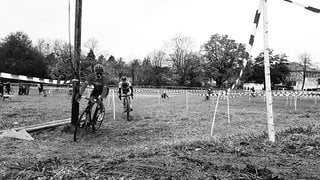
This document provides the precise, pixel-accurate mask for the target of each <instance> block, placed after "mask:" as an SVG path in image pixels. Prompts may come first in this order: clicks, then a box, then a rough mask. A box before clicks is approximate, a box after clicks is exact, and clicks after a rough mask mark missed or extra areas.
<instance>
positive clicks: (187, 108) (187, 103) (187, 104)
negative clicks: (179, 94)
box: [186, 90, 189, 112]
mask: <svg viewBox="0 0 320 180" xmlns="http://www.w3.org/2000/svg"><path fill="white" fill-rule="evenodd" d="M188 106H189V102H188V90H186V111H187V112H188V110H189V107H188Z"/></svg>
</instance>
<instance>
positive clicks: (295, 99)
mask: <svg viewBox="0 0 320 180" xmlns="http://www.w3.org/2000/svg"><path fill="white" fill-rule="evenodd" d="M297 101H298V96H297V94H295V96H294V110H295V111H296V110H297Z"/></svg>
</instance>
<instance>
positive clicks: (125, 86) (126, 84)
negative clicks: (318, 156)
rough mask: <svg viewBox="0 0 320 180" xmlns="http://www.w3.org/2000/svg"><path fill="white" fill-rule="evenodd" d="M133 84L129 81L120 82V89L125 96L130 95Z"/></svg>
mask: <svg viewBox="0 0 320 180" xmlns="http://www.w3.org/2000/svg"><path fill="white" fill-rule="evenodd" d="M131 86H132V85H131V83H130V82H129V81H120V82H119V89H121V91H122V93H123V94H128V92H130V87H131Z"/></svg>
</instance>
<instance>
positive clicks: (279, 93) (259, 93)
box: [193, 92, 320, 98]
mask: <svg viewBox="0 0 320 180" xmlns="http://www.w3.org/2000/svg"><path fill="white" fill-rule="evenodd" d="M193 94H195V95H198V96H208V94H207V93H193ZM219 95H220V96H221V97H227V96H228V94H227V93H225V92H223V93H212V94H209V96H219ZM248 95H252V96H265V93H264V92H241V93H229V98H238V97H242V96H248ZM272 96H292V97H295V96H298V97H318V96H320V93H306V92H298V93H294V92H272Z"/></svg>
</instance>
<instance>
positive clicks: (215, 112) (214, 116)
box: [211, 92, 220, 136]
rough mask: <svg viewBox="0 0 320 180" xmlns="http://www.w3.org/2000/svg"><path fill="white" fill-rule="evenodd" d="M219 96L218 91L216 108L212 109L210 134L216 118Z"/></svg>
mask: <svg viewBox="0 0 320 180" xmlns="http://www.w3.org/2000/svg"><path fill="white" fill-rule="evenodd" d="M219 97H220V92H219V93H218V97H217V102H216V108H215V109H214V114H213V119H212V126H211V136H213V127H214V121H215V120H216V114H217V110H218V104H219Z"/></svg>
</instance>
